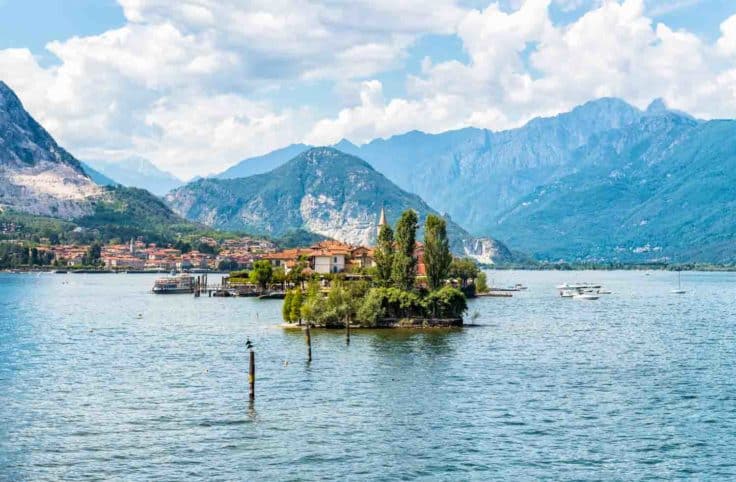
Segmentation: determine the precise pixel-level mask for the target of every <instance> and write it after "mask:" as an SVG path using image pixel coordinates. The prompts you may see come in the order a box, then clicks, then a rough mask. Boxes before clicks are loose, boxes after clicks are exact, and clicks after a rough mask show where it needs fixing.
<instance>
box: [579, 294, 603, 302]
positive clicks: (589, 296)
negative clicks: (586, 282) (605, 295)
mask: <svg viewBox="0 0 736 482" xmlns="http://www.w3.org/2000/svg"><path fill="white" fill-rule="evenodd" d="M598 298H600V297H599V296H598V295H597V294H594V293H578V294H576V295H573V299H575V300H589V301H593V300H597V299H598Z"/></svg>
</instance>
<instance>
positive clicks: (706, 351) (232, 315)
mask: <svg viewBox="0 0 736 482" xmlns="http://www.w3.org/2000/svg"><path fill="white" fill-rule="evenodd" d="M489 279H494V280H495V283H496V284H498V285H507V284H508V285H510V284H514V283H517V282H521V283H523V284H525V285H527V286H529V290H528V292H521V293H516V294H515V296H514V297H513V298H509V299H505V298H486V299H478V300H473V301H471V303H470V310H471V312H473V311H477V312H478V313H479V316H478V318H477V320H475V323H477V325H479V326H477V327H472V328H464V329H460V330H427V331H411V330H377V331H365V330H354V331H353V333H352V334H351V343H350V345H349V346H346V344H345V334H344V332H343V331H341V330H338V331H324V330H314V331H313V334H312V336H313V357H314V360H313V362H312V363H311V364H307V363H306V344H305V339H304V335H303V333H302V332H301V331H298V330H294V331H290V330H283V329H281V328H280V327H278V326H277V325H278V324H279V323H281V320H280V306H281V304H280V302H279V301H276V300H271V301H259V300H254V299H243V298H241V299H233V298H219V299H218V298H198V299H194V298H193V297H190V296H154V295H151V294H149V293H148V289H149V288H150V285H151V282H152V277H149V276H146V275H114V276H113V275H105V276H95V275H50V274H48V275H42V276H39V277H37V276H29V275H4V274H3V275H0V387H2V389H1V390H0V480H6V479H10V480H16V479H17V480H26V479H30V480H59V479H126V480H129V479H146V480H150V479H153V480H171V479H192V478H205V479H224V480H281V479H295V478H301V479H314V478H327V479H338V480H342V479H345V478H353V479H374V480H385V479H412V478H428V479H439V480H466V479H481V480H486V479H513V480H516V479H540V478H550V479H640V478H645V477H657V478H662V479H668V480H670V479H678V478H698V479H733V478H734V476H736V468H735V467H734V464H735V463H736V462H735V461H734V459H733V457H732V455H731V454H732V447H733V445H734V443H736V385H735V382H734V380H736V377H735V376H734V375H736V373H734V372H735V370H734V363H733V360H734V355H736V353H735V352H736V345H735V344H734V341H735V340H734V333H735V332H736V330H735V328H736V326H735V325H736V320H735V319H734V316H733V314H734V313H736V296H734V295H736V288H735V286H736V275H734V274H729V273H683V276H682V284H683V287H684V288H685V289H687V290H688V293H687V294H686V295H684V296H680V295H672V294H671V293H670V290H671V289H672V288H673V287H675V286H676V284H677V279H676V277H675V276H674V275H673V274H672V273H662V272H654V273H651V275H650V276H645V274H644V273H642V272H598V273H597V272H587V273H586V272H573V273H553V272H549V273H546V272H541V273H540V272H495V273H492V274H490V275H489ZM566 281H567V282H579V281H597V282H602V283H604V284H605V286H606V287H607V288H609V289H611V291H613V294H612V295H608V296H604V297H602V298H601V299H600V300H598V301H577V300H570V299H561V298H559V296H558V294H557V292H556V290H555V289H554V286H555V285H557V284H560V283H562V282H566ZM246 337H249V338H250V339H251V340H253V341H254V343H255V347H256V348H255V351H256V367H257V386H256V396H257V399H256V401H255V403H253V404H251V403H249V401H248V379H247V376H248V373H247V371H248V357H247V351H246V349H245V340H246Z"/></svg>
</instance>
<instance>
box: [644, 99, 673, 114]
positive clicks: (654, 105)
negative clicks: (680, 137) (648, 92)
mask: <svg viewBox="0 0 736 482" xmlns="http://www.w3.org/2000/svg"><path fill="white" fill-rule="evenodd" d="M668 110H669V109H668V108H667V104H666V103H665V102H664V99H662V98H661V97H657V98H656V99H654V100H653V101H652V102H651V104H649V107H647V114H659V113H662V112H667V111H668Z"/></svg>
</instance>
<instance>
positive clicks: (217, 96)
mask: <svg viewBox="0 0 736 482" xmlns="http://www.w3.org/2000/svg"><path fill="white" fill-rule="evenodd" d="M346 5H347V4H346V3H345V2H340V1H338V0H319V1H312V2H307V1H305V0H278V1H263V0H253V1H250V2H240V1H235V0H220V1H215V0H182V1H173V0H170V1H169V0H119V1H113V0H66V1H61V0H26V1H18V0H0V79H2V80H4V81H6V82H7V83H8V84H9V85H10V86H11V87H12V88H14V89H15V90H16V92H18V94H19V95H20V96H21V99H22V100H23V101H24V103H25V105H26V107H27V108H28V109H29V110H30V111H31V113H32V114H33V115H34V116H36V117H37V118H38V119H39V120H40V121H41V122H42V123H43V124H44V125H45V126H46V127H47V128H48V129H49V130H50V131H51V133H52V134H53V135H54V136H55V137H57V138H58V139H59V141H60V142H61V143H62V144H63V145H65V146H66V147H68V148H69V149H70V150H71V151H72V152H73V153H74V154H75V155H77V157H80V158H82V159H108V160H115V159H121V158H124V157H129V156H143V157H147V158H149V159H151V160H152V161H153V162H154V163H156V164H157V165H159V166H160V167H163V168H165V169H169V170H171V171H173V172H175V173H177V174H179V175H181V176H183V177H188V176H192V175H197V174H206V173H209V172H214V171H219V170H222V169H224V168H225V167H226V166H227V165H229V164H232V163H234V162H236V161H238V160H239V159H242V158H244V157H248V156H251V155H258V154H262V153H264V152H267V151H269V150H271V149H274V148H278V147H281V146H284V145H287V144H289V143H292V142H302V141H304V142H310V143H332V142H336V141H337V140H339V139H340V138H343V137H345V138H348V139H350V140H352V141H354V142H356V143H361V142H366V141H368V140H370V139H373V138H376V137H386V136H390V135H393V134H397V133H401V132H405V131H407V130H411V129H420V130H425V131H428V132H440V131H442V130H447V129H452V128H458V127H462V126H467V125H474V126H478V127H486V128H490V129H495V130H501V129H507V128H513V127H515V126H518V125H521V124H523V123H524V122H526V121H528V120H529V119H531V118H533V117H534V116H539V115H554V114H556V113H559V112H562V111H565V110H567V109H569V108H571V107H573V106H574V105H577V104H579V103H581V102H585V101H586V100H590V99H592V98H596V97H601V96H607V95H611V96H618V97H622V98H624V99H626V100H627V101H629V102H631V103H633V104H635V105H637V106H639V107H644V106H645V105H646V104H647V103H648V102H649V101H651V100H652V99H653V98H655V97H663V98H664V99H665V101H666V102H667V103H668V104H669V105H671V106H672V107H675V108H679V109H683V110H686V111H690V112H692V113H694V114H696V115H699V116H701V117H706V118H708V117H733V116H736V98H735V96H736V94H735V93H736V17H734V20H733V21H732V22H728V21H727V20H728V19H730V18H732V17H733V16H734V15H736V2H732V1H726V0H502V1H500V3H495V2H486V1H476V0H457V1H456V0H433V1H431V2H429V1H418V0H406V1H404V2H395V1H388V0H374V1H368V0H357V1H356V2H353V3H351V4H350V6H349V7H347V6H346Z"/></svg>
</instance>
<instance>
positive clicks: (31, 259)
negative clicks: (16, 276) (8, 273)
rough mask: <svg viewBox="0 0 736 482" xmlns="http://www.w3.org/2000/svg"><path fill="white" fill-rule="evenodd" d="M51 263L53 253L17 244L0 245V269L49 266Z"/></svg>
mask: <svg viewBox="0 0 736 482" xmlns="http://www.w3.org/2000/svg"><path fill="white" fill-rule="evenodd" d="M53 262H54V255H53V253H49V252H43V251H39V250H38V249H37V248H31V247H29V246H24V245H22V244H17V243H0V269H16V268H28V267H34V266H39V267H40V266H50V265H51V264H53Z"/></svg>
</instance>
